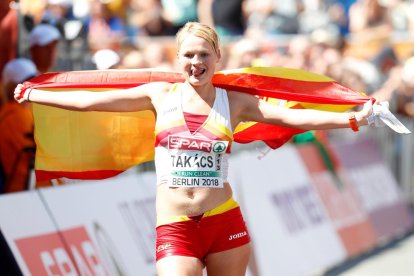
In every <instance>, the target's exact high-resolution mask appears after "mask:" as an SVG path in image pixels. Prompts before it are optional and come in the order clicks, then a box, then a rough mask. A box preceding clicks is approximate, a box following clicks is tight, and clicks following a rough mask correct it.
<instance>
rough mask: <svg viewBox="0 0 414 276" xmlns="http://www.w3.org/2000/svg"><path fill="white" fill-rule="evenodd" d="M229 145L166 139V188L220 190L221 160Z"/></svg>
mask: <svg viewBox="0 0 414 276" xmlns="http://www.w3.org/2000/svg"><path fill="white" fill-rule="evenodd" d="M228 144H229V142H227V141H212V140H204V139H199V138H193V137H180V136H169V137H168V155H169V158H170V162H171V175H170V178H169V180H168V185H169V186H170V187H194V188H198V187H199V188H223V177H222V170H221V166H222V162H221V161H222V157H223V154H225V152H226V149H227V147H228Z"/></svg>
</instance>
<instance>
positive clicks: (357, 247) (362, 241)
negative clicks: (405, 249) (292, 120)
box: [297, 143, 377, 257]
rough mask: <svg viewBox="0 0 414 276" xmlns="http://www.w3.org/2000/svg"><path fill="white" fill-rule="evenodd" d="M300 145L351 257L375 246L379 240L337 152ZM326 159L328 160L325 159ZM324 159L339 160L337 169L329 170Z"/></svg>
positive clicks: (299, 150) (331, 217) (313, 178)
mask: <svg viewBox="0 0 414 276" xmlns="http://www.w3.org/2000/svg"><path fill="white" fill-rule="evenodd" d="M297 149H298V152H299V154H300V156H301V157H302V160H303V161H304V164H305V166H306V168H307V170H308V172H309V174H310V175H311V178H312V184H313V185H314V187H315V189H316V191H317V192H318V194H319V196H320V198H321V200H322V202H323V204H324V205H325V209H326V210H327V214H328V216H329V218H330V219H331V221H332V223H333V225H334V227H335V229H336V230H337V232H338V235H339V237H340V238H341V240H342V243H343V245H344V247H345V248H346V250H347V253H348V257H353V256H356V255H358V254H360V253H363V252H366V251H368V250H369V249H371V248H373V247H374V246H375V244H376V242H377V235H376V233H375V230H374V227H373V225H372V224H371V221H370V220H369V218H368V214H367V213H366V212H365V211H364V208H363V207H362V203H361V201H360V199H359V196H358V194H357V191H356V190H355V187H354V186H353V185H352V183H350V180H349V177H347V176H346V174H345V172H344V170H343V168H342V166H341V164H339V163H336V162H337V156H336V153H335V152H333V151H330V150H329V148H325V149H322V150H321V149H320V148H319V147H318V146H317V145H315V144H312V143H308V144H304V145H299V146H297ZM322 151H323V152H322ZM324 154H325V156H323V155H324ZM324 158H325V159H324ZM326 159H328V161H324V160H326ZM325 162H331V164H332V165H333V163H336V164H335V168H334V171H331V170H328V167H329V164H326V163H325Z"/></svg>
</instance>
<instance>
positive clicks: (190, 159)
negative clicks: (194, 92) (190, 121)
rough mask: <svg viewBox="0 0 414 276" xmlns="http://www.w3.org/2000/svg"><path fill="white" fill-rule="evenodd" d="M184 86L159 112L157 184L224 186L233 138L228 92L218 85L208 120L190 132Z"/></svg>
mask: <svg viewBox="0 0 414 276" xmlns="http://www.w3.org/2000/svg"><path fill="white" fill-rule="evenodd" d="M181 85H182V84H175V85H173V87H172V88H171V90H170V91H169V92H168V94H167V95H166V98H165V99H164V102H163V104H162V106H161V108H160V111H159V112H158V113H157V121H156V124H155V136H156V139H155V169H156V172H157V183H158V185H160V184H167V185H169V186H170V187H207V188H222V187H223V182H225V181H227V174H228V154H229V153H230V149H231V144H232V141H233V132H232V128H231V122H230V107H229V102H228V97H227V91H226V90H224V89H221V88H216V90H215V92H216V97H215V100H214V104H213V107H212V108H211V110H210V113H209V114H208V116H207V119H206V120H205V121H204V123H203V124H201V126H200V127H199V128H198V129H197V130H196V131H194V132H190V130H189V129H188V126H187V122H186V121H185V119H184V113H183V110H182V93H183V92H182V88H181Z"/></svg>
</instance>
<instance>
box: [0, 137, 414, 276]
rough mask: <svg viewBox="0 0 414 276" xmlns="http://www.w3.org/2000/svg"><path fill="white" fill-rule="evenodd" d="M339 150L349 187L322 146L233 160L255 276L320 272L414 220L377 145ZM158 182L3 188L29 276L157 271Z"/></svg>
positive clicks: (9, 229) (10, 234)
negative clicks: (329, 165)
mask: <svg viewBox="0 0 414 276" xmlns="http://www.w3.org/2000/svg"><path fill="white" fill-rule="evenodd" d="M333 148H334V150H335V151H336V152H337V153H339V154H338V157H340V158H339V159H340V161H341V162H342V163H341V166H340V168H339V171H338V172H337V173H338V176H339V177H340V178H341V179H342V181H343V183H342V184H344V185H343V186H342V187H340V186H337V184H338V183H335V180H334V178H333V175H332V173H331V172H329V171H328V170H327V169H326V168H324V167H323V164H322V163H323V162H322V161H320V156H316V155H317V154H318V153H317V151H316V150H315V149H313V150H312V145H307V146H304V147H296V146H292V145H285V146H284V147H283V148H280V149H278V150H276V151H270V152H269V153H268V154H267V155H266V156H265V157H264V158H262V159H261V160H259V159H258V156H259V155H260V153H259V152H257V151H252V152H246V153H242V154H239V155H234V156H233V157H232V158H231V160H230V173H229V180H230V182H231V183H232V186H233V188H234V191H235V198H236V200H238V201H239V202H240V203H241V207H242V210H243V213H244V216H245V219H246V221H247V224H248V226H249V232H250V235H251V237H252V240H253V246H254V258H255V261H256V265H257V268H254V267H251V271H249V272H248V275H255V273H256V272H257V273H259V275H265V276H266V275H272V276H274V275H294V276H301V275H312V274H317V273H320V272H322V271H324V270H326V269H327V268H329V267H331V266H333V265H337V264H338V263H340V262H341V261H344V260H345V259H346V258H349V257H352V256H355V255H357V254H360V253H363V252H364V251H366V250H368V249H370V248H371V247H373V246H375V245H376V244H378V242H379V241H380V240H381V239H383V238H392V237H394V236H395V235H397V234H399V233H400V232H403V231H407V230H408V229H410V228H411V227H412V226H413V219H412V217H411V216H410V215H409V213H408V208H407V205H406V204H405V203H404V202H403V200H402V197H401V195H400V191H399V188H398V186H397V184H396V182H395V180H394V178H393V177H392V175H391V174H390V172H389V170H388V168H387V167H386V166H385V165H384V164H383V162H382V160H381V159H380V157H379V156H378V153H377V151H376V148H375V145H374V144H372V143H370V142H366V141H359V142H354V143H352V144H334V147H333ZM355 156H359V158H357V159H355ZM318 160H319V161H318ZM355 160H357V161H355ZM155 182H156V181H155V174H154V173H152V172H149V173H140V174H139V175H138V174H136V173H132V172H127V173H125V174H122V175H120V176H118V177H116V178H111V179H107V180H103V181H84V182H81V183H77V184H69V185H65V186H63V187H57V188H47V189H40V190H37V191H31V192H24V193H16V194H10V195H3V196H1V197H0V227H1V231H2V233H3V235H4V236H5V238H6V241H7V243H8V245H9V246H10V248H11V251H12V253H13V255H14V256H15V258H16V261H17V263H18V265H19V267H20V269H21V271H22V273H23V274H24V275H33V276H36V275H42V276H43V275H111V276H112V275H155V274H156V270H155V260H154V257H155V256H154V255H155V253H154V252H155V250H154V249H155V231H154V227H155V219H156V218H155V189H156V186H155ZM355 244H357V245H355Z"/></svg>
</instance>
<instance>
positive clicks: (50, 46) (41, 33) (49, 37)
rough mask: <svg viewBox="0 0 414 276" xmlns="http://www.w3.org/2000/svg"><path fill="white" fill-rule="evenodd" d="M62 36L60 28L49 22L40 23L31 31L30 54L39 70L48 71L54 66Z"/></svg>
mask: <svg viewBox="0 0 414 276" xmlns="http://www.w3.org/2000/svg"><path fill="white" fill-rule="evenodd" d="M60 38H61V35H60V33H59V31H58V29H56V28H55V27H53V26H52V25H48V24H39V25H37V26H36V27H35V28H34V29H33V30H32V31H31V33H30V35H29V47H30V55H31V57H32V60H33V62H34V63H35V64H36V67H37V70H38V71H39V72H41V73H45V72H48V71H49V70H50V69H52V67H53V66H54V64H55V60H56V56H57V46H58V42H59V39H60Z"/></svg>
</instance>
